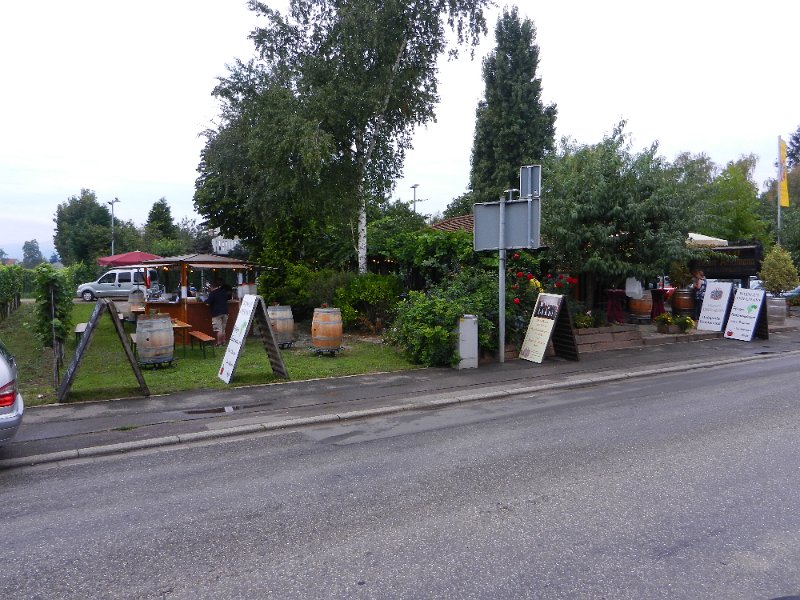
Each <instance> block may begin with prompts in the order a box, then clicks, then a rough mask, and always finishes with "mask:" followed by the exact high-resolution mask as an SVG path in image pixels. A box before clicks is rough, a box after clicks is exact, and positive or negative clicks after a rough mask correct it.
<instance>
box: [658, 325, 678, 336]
mask: <svg viewBox="0 0 800 600" xmlns="http://www.w3.org/2000/svg"><path fill="white" fill-rule="evenodd" d="M656 331H657V332H658V333H671V334H675V333H680V332H681V328H680V327H678V326H677V325H673V324H667V323H658V324H657V325H656Z"/></svg>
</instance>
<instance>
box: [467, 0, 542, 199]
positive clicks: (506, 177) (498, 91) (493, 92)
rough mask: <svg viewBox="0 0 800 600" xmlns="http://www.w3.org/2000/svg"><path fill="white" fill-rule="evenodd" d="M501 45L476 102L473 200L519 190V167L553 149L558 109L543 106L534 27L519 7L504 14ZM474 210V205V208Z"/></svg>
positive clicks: (488, 61) (498, 33)
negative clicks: (480, 95) (521, 15)
mask: <svg viewBox="0 0 800 600" xmlns="http://www.w3.org/2000/svg"><path fill="white" fill-rule="evenodd" d="M495 40H496V42H497V46H496V48H495V49H494V51H493V52H492V53H491V54H490V55H489V56H488V57H487V58H485V59H484V61H483V80H484V82H485V86H486V87H485V91H484V97H483V99H482V100H481V101H480V102H479V103H478V108H477V110H476V121H475V139H474V142H473V146H472V169H471V172H470V188H471V190H472V195H473V201H474V202H487V201H493V200H496V199H497V198H498V197H499V196H501V195H502V194H503V191H504V190H506V189H509V188H517V187H519V168H520V167H521V166H522V165H528V164H534V163H539V162H541V160H542V159H543V158H544V156H545V155H546V154H547V153H548V152H549V151H551V150H552V149H553V144H554V136H555V122H556V106H555V105H554V104H549V105H547V106H545V105H544V103H543V102H542V81H541V79H540V78H539V77H538V76H537V73H536V69H537V67H538V66H539V46H538V45H537V44H536V43H535V42H536V28H535V27H534V24H533V22H532V21H530V20H529V19H520V17H519V14H518V11H517V8H516V7H513V8H512V9H510V10H508V9H506V10H504V11H503V14H502V16H501V17H500V18H499V19H498V21H497V27H496V29H495ZM470 208H471V207H470Z"/></svg>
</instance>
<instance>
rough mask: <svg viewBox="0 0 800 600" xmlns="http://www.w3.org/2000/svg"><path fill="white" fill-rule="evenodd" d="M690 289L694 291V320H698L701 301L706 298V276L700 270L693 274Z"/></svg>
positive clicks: (701, 306) (701, 308) (701, 305)
mask: <svg viewBox="0 0 800 600" xmlns="http://www.w3.org/2000/svg"><path fill="white" fill-rule="evenodd" d="M693 275H694V279H693V281H692V289H694V320H695V321H698V320H699V319H700V311H701V310H703V299H704V298H705V297H706V283H707V282H706V275H705V273H703V271H701V270H700V269H697V270H696V271H695V272H694V273H693Z"/></svg>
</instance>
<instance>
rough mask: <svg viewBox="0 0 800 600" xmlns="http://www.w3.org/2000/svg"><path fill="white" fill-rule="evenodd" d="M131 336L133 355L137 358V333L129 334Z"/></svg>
mask: <svg viewBox="0 0 800 600" xmlns="http://www.w3.org/2000/svg"><path fill="white" fill-rule="evenodd" d="M129 335H130V336H131V348H132V349H133V355H134V356H136V332H133V333H131V334H129Z"/></svg>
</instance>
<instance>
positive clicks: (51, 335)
mask: <svg viewBox="0 0 800 600" xmlns="http://www.w3.org/2000/svg"><path fill="white" fill-rule="evenodd" d="M72 296H73V289H72V279H71V277H70V276H69V274H68V273H65V272H59V271H56V270H55V269H53V267H52V266H50V265H49V264H47V263H45V264H42V265H39V266H38V267H37V268H36V310H35V313H34V315H35V316H34V332H35V334H36V336H37V337H38V338H39V340H40V341H41V343H42V345H43V346H46V347H53V343H54V341H55V342H63V341H64V340H65V339H66V338H67V336H68V335H69V334H70V333H71V329H72Z"/></svg>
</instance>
